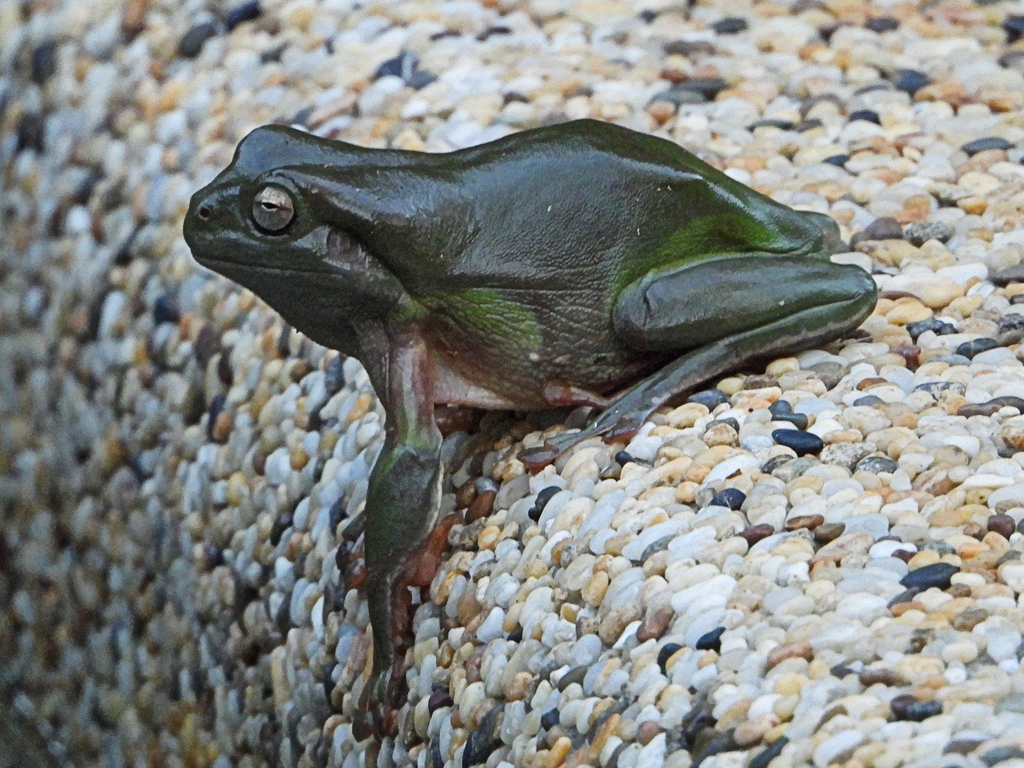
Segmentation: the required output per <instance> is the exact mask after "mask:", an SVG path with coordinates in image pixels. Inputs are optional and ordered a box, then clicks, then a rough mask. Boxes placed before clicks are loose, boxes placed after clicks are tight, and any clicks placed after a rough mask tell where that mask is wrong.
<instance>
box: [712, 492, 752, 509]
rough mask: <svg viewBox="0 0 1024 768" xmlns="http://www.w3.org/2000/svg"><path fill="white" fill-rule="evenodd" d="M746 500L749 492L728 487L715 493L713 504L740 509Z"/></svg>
mask: <svg viewBox="0 0 1024 768" xmlns="http://www.w3.org/2000/svg"><path fill="white" fill-rule="evenodd" d="M746 500H747V494H745V493H744V492H743V491H740V490H738V489H736V488H726V489H725V490H724V491H719V492H718V493H716V494H715V497H714V498H713V499H711V504H712V506H716V507H728V508H729V509H739V508H740V507H742V506H743V502H744V501H746Z"/></svg>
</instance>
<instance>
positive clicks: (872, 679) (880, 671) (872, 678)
mask: <svg viewBox="0 0 1024 768" xmlns="http://www.w3.org/2000/svg"><path fill="white" fill-rule="evenodd" d="M878 683H881V684H882V685H900V678H899V676H898V675H897V674H896V673H895V672H894V671H892V670H891V669H887V668H886V667H878V668H875V669H865V670H864V671H863V672H861V673H860V684H861V685H863V686H864V687H867V686H870V685H877V684H878Z"/></svg>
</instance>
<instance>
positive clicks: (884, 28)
mask: <svg viewBox="0 0 1024 768" xmlns="http://www.w3.org/2000/svg"><path fill="white" fill-rule="evenodd" d="M864 28H865V29H870V30H871V31H872V32H892V31H893V30H894V29H899V28H900V23H899V21H897V20H896V19H894V18H892V16H876V17H875V18H873V19H868V20H867V21H866V22H865V23H864Z"/></svg>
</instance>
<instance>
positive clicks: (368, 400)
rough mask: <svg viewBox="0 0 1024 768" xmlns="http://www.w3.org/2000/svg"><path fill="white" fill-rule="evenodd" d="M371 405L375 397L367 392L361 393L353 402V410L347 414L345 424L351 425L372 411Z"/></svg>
mask: <svg viewBox="0 0 1024 768" xmlns="http://www.w3.org/2000/svg"><path fill="white" fill-rule="evenodd" d="M371 407H373V398H372V397H370V396H369V395H368V394H366V393H365V392H363V393H361V394H360V395H359V397H357V398H356V401H355V402H354V403H353V404H352V408H351V410H349V412H348V413H347V414H346V415H345V421H344V424H345V426H346V427H347V426H349V425H350V424H352V422H354V421H359V419H361V418H363V416H365V415H366V414H367V413H369V412H370V408H371Z"/></svg>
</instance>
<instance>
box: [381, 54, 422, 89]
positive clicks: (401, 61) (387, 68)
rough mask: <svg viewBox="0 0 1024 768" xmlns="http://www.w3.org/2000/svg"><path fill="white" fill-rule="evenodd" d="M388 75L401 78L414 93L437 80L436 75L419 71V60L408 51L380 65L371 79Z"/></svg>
mask: <svg viewBox="0 0 1024 768" xmlns="http://www.w3.org/2000/svg"><path fill="white" fill-rule="evenodd" d="M388 75H392V76H394V77H400V78H402V79H403V80H404V81H405V84H406V85H408V86H409V87H410V88H412V89H413V90H416V91H418V90H419V89H420V88H424V87H426V86H428V85H430V84H431V83H432V82H434V81H435V80H437V75H435V74H433V73H432V72H427V71H425V70H422V69H420V60H419V58H418V57H417V56H416V54H414V53H411V52H409V51H404V52H402V53H400V54H398V55H397V56H395V58H393V59H388V60H387V61H385V62H384V63H383V64H381V65H380V66H379V67H378V68H377V72H376V73H375V74H374V76H373V79H374V80H379V79H380V78H382V77H386V76H388Z"/></svg>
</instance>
